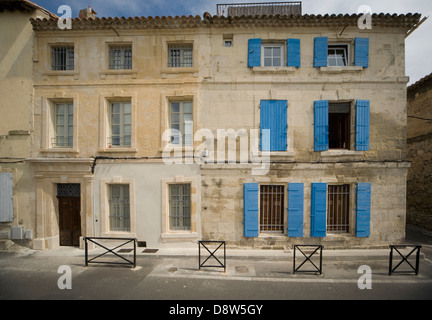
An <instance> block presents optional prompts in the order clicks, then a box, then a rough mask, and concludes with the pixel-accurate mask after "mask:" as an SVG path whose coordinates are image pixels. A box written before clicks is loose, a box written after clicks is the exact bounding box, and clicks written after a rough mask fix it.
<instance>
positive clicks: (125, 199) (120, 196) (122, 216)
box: [109, 184, 130, 232]
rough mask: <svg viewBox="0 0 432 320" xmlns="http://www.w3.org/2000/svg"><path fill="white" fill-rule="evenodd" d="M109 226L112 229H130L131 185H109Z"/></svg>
mask: <svg viewBox="0 0 432 320" xmlns="http://www.w3.org/2000/svg"><path fill="white" fill-rule="evenodd" d="M109 210H110V211H109V227H110V230H111V231H126V232H127V231H130V207H129V185H128V184H112V185H110V186H109Z"/></svg>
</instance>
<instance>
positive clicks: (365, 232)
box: [356, 183, 371, 238]
mask: <svg viewBox="0 0 432 320" xmlns="http://www.w3.org/2000/svg"><path fill="white" fill-rule="evenodd" d="M370 213H371V184H370V183H358V184H357V199H356V236H357V237H363V238H365V237H369V236H370Z"/></svg>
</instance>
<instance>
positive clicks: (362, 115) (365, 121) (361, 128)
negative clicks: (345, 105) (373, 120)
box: [356, 100, 370, 151]
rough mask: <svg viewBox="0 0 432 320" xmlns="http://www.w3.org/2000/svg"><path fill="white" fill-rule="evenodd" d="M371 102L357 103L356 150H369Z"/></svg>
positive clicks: (362, 101)
mask: <svg viewBox="0 0 432 320" xmlns="http://www.w3.org/2000/svg"><path fill="white" fill-rule="evenodd" d="M369 111H370V101H369V100H357V101H356V150H358V151H368V150H369Z"/></svg>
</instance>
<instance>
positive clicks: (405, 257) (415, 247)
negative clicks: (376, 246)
mask: <svg viewBox="0 0 432 320" xmlns="http://www.w3.org/2000/svg"><path fill="white" fill-rule="evenodd" d="M421 247H422V246H420V245H409V244H401V245H390V261H389V276H391V275H392V274H393V273H410V272H406V271H395V270H396V269H397V268H399V267H400V266H401V265H402V263H403V262H406V264H408V265H409V266H410V267H411V269H412V270H413V271H414V273H415V275H418V273H419V265H420V248H421ZM402 248H413V249H412V250H411V251H410V252H409V253H408V254H403V253H402V252H400V251H399V250H398V249H402ZM393 250H395V251H396V252H397V253H398V254H399V255H400V256H401V257H402V260H401V261H400V262H399V263H398V264H397V265H396V266H395V267H394V268H392V265H393ZM415 251H417V252H416V258H415V260H416V262H415V266H413V265H412V264H411V263H410V262H409V260H408V258H409V257H410V256H411V254H412V253H414V252H415ZM411 272H412V271H411Z"/></svg>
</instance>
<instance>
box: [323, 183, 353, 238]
mask: <svg viewBox="0 0 432 320" xmlns="http://www.w3.org/2000/svg"><path fill="white" fill-rule="evenodd" d="M349 196H350V186H349V185H348V184H344V185H329V186H328V190H327V231H331V232H342V233H343V232H349Z"/></svg>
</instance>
